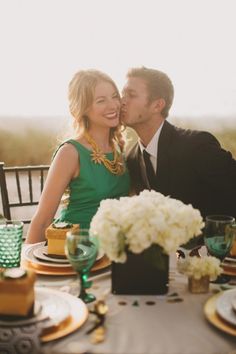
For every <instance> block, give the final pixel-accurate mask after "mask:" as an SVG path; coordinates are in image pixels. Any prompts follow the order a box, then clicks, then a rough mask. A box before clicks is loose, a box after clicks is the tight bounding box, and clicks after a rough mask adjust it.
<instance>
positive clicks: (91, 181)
mask: <svg viewBox="0 0 236 354" xmlns="http://www.w3.org/2000/svg"><path fill="white" fill-rule="evenodd" d="M65 143H70V144H72V145H73V146H74V147H75V148H76V150H77V151H78V153H79V160H80V173H79V176H78V177H76V178H75V179H73V180H72V181H71V182H70V184H69V186H68V189H67V191H66V194H65V195H66V197H67V198H66V202H65V201H64V202H63V203H64V207H63V208H62V210H61V212H60V216H59V217H58V218H57V220H56V221H67V222H70V223H73V224H80V227H81V228H89V226H90V222H91V219H92V217H93V216H94V214H95V213H96V211H97V209H98V207H99V205H100V202H101V200H103V199H107V198H119V197H122V196H127V195H128V193H129V189H130V177H129V173H128V171H127V169H126V170H125V172H124V174H123V175H114V174H112V173H111V172H110V171H109V170H108V169H107V168H106V167H105V166H104V165H103V164H96V163H94V162H93V161H91V151H90V150H89V149H87V148H86V147H85V146H83V145H82V144H80V143H79V142H78V141H76V140H73V139H70V140H67V141H65V142H64V143H63V144H61V145H60V146H59V148H60V147H61V146H62V145H64V144H65ZM59 148H58V149H59ZM58 149H57V151H58ZM57 151H56V152H57ZM105 155H106V157H107V158H108V159H109V160H112V159H113V153H112V152H111V153H107V154H105ZM63 203H62V204H63Z"/></svg>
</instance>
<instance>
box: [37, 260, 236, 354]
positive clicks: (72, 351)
mask: <svg viewBox="0 0 236 354" xmlns="http://www.w3.org/2000/svg"><path fill="white" fill-rule="evenodd" d="M37 285H38V286H42V285H43V277H42V276H41V277H39V279H38V283H37ZM54 286H55V283H54ZM215 287H216V285H212V284H211V291H212V290H213V289H214V288H215ZM109 290H110V274H104V276H102V277H100V278H97V279H96V280H94V285H93V289H92V291H93V293H95V295H96V296H97V298H99V297H101V296H102V295H103V294H108V295H107V304H108V306H109V312H108V315H107V318H106V326H107V335H106V340H105V341H104V342H103V343H100V344H96V345H94V344H91V342H90V337H89V336H88V335H86V334H85V333H86V331H87V330H88V329H89V328H90V327H91V325H92V323H93V322H92V321H93V315H90V316H89V319H88V321H87V322H86V323H85V324H84V326H83V327H81V328H80V329H79V330H78V331H76V332H75V333H73V334H70V335H69V336H67V337H64V338H62V339H59V340H56V341H54V342H49V343H47V344H44V345H43V348H42V353H43V354H80V353H96V354H98V353H100V354H235V353H236V338H235V337H232V336H230V335H228V334H225V333H223V332H221V331H219V330H218V329H216V328H214V327H213V326H212V325H211V324H209V323H208V321H207V320H206V319H205V317H204V313H203V305H204V303H205V301H206V300H207V299H208V298H209V297H210V296H211V295H212V292H209V293H208V294H199V295H194V294H190V293H189V292H188V290H187V280H186V277H184V276H183V275H180V274H179V273H178V272H177V270H176V260H175V257H174V256H172V257H171V263H170V290H169V294H172V293H178V297H179V298H182V299H183V301H182V302H173V303H171V302H168V299H171V298H172V297H171V296H123V295H112V294H110V293H109ZM147 302H153V303H154V304H153V305H148V304H147ZM120 303H123V305H120ZM124 303H126V305H124ZM91 306H92V305H90V307H91Z"/></svg>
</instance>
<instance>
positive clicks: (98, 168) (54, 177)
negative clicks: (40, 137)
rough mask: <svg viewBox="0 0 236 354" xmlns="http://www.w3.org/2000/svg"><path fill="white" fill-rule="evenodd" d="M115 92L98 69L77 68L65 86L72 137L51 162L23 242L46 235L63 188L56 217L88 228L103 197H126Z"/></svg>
mask: <svg viewBox="0 0 236 354" xmlns="http://www.w3.org/2000/svg"><path fill="white" fill-rule="evenodd" d="M120 105H121V103H120V96H119V92H118V89H117V87H116V85H115V83H114V82H113V80H112V79H111V78H110V77H109V76H108V75H106V74H104V73H102V72H100V71H97V70H85V71H79V72H77V73H76V74H75V76H74V77H73V79H72V80H71V82H70V84H69V107H70V112H71V115H72V117H73V119H74V124H73V126H74V132H75V134H74V137H73V138H72V139H69V140H67V141H65V142H64V143H63V144H61V145H60V146H59V147H58V149H57V151H56V153H55V155H54V159H53V162H52V164H51V166H50V169H49V173H48V177H47V181H46V184H45V187H44V190H43V193H42V196H41V199H40V203H39V205H38V209H37V211H36V213H35V215H34V217H33V219H32V222H31V224H30V227H29V231H28V235H27V239H26V242H27V243H35V242H40V241H43V240H44V239H45V229H46V228H47V227H48V226H49V225H50V224H51V223H52V221H53V219H54V217H55V214H56V211H57V209H58V206H59V203H60V201H61V199H62V196H63V194H64V193H65V191H66V195H67V202H66V203H65V205H64V208H63V209H62V210H61V213H60V216H59V218H58V219H57V220H58V221H66V222H70V223H73V224H80V226H81V227H89V225H90V221H91V219H92V217H93V215H94V214H95V213H96V211H97V209H98V207H99V204H100V202H101V200H102V199H106V198H117V197H120V196H125V195H128V193H129V188H130V180H129V175H128V172H127V170H126V167H125V162H124V160H123V154H122V152H123V145H124V144H123V140H122V136H121V125H120Z"/></svg>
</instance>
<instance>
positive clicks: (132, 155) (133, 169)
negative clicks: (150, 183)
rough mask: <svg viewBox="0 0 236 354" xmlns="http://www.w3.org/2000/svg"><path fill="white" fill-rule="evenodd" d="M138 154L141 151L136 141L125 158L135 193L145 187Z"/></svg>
mask: <svg viewBox="0 0 236 354" xmlns="http://www.w3.org/2000/svg"><path fill="white" fill-rule="evenodd" d="M140 154H141V152H140V149H139V145H138V143H136V144H135V145H134V146H133V148H132V149H131V150H130V152H129V153H128V159H127V165H128V169H129V173H130V177H131V181H132V184H133V187H134V188H135V190H136V192H137V193H139V192H140V191H142V190H143V189H145V188H147V186H146V183H145V181H144V179H143V176H142V171H141V166H140Z"/></svg>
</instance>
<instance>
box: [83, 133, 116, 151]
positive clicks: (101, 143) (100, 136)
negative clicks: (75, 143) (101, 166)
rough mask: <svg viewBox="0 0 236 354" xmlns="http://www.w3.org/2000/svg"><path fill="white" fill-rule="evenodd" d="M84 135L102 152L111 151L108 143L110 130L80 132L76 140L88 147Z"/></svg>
mask: <svg viewBox="0 0 236 354" xmlns="http://www.w3.org/2000/svg"><path fill="white" fill-rule="evenodd" d="M86 135H88V136H89V137H91V138H92V140H94V142H95V143H96V144H97V145H98V147H99V148H100V149H101V150H102V151H103V152H110V151H112V147H111V142H110V129H109V130H108V129H106V130H105V129H103V130H98V129H96V131H95V130H92V129H91V130H90V129H89V130H88V131H85V132H81V134H80V135H79V136H78V140H79V141H81V142H82V143H85V145H87V144H88V145H90V144H89V142H88V139H86Z"/></svg>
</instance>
